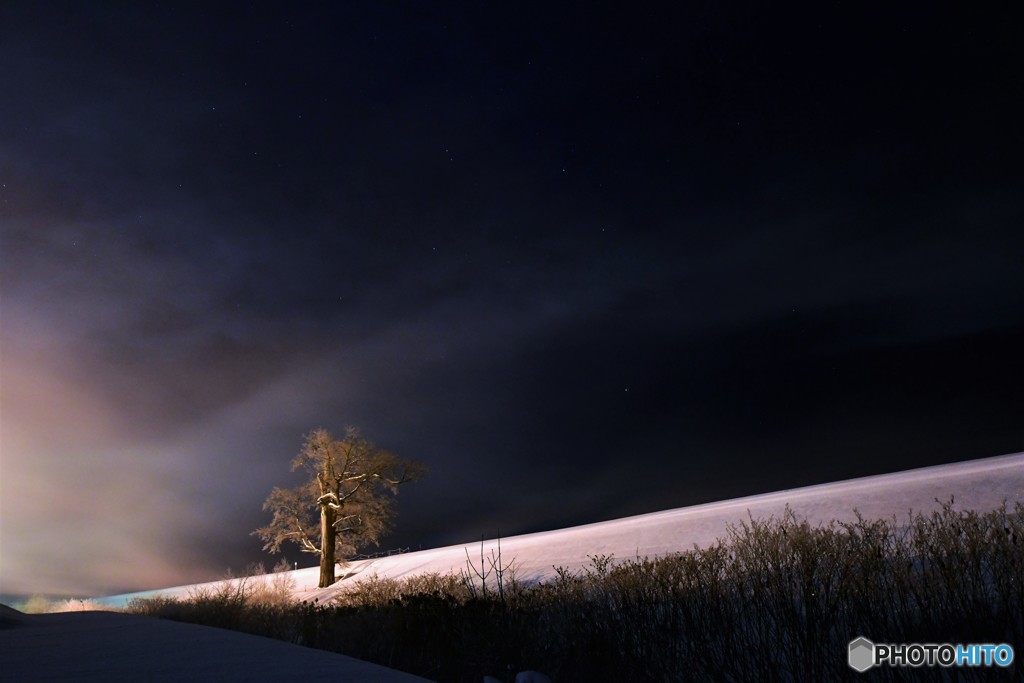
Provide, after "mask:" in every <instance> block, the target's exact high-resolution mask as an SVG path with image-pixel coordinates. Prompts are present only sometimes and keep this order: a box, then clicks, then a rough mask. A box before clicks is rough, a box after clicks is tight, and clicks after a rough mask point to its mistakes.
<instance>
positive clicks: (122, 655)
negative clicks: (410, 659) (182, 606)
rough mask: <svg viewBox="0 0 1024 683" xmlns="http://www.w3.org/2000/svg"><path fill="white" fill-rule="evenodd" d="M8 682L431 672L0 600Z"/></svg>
mask: <svg viewBox="0 0 1024 683" xmlns="http://www.w3.org/2000/svg"><path fill="white" fill-rule="evenodd" d="M0 677H2V678H3V680H5V681H12V682H13V681H40V682H42V681H77V682H91V681H96V682H100V681H103V682H104V683H105V682H107V681H150V682H157V681H166V682H167V683H178V682H179V681H195V682H201V681H209V682H210V683H224V682H227V681H321V680H331V681H360V682H364V681H365V682H366V683H415V682H416V681H424V680H426V679H423V678H420V677H418V676H413V675H411V674H407V673H402V672H400V671H395V670H393V669H387V668H385V667H382V666H377V665H376V664H370V663H368V662H363V661H360V660H358V659H353V658H351V657H346V656H344V655H339V654H335V653H332V652H324V651H322V650H313V649H310V648H306V647H300V646H298V645H290V644H288V643H284V642H281V641H277V640H271V639H269V638H261V637H258V636H250V635H245V634H242V633H235V632H233V631H225V630H223V629H219V628H209V627H207V626H196V625H194V624H182V623H178V622H173V621H165V620H162V619H152V618H147V617H139V616H135V615H131V614H117V613H113V612H65V613H62V614H39V615H23V614H21V613H19V612H15V611H14V610H10V609H8V608H4V607H2V606H0Z"/></svg>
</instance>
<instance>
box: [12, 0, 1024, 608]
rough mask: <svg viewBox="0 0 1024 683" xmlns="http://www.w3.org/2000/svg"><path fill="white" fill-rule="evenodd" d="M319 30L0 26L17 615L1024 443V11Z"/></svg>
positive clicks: (554, 10)
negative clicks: (60, 600)
mask: <svg viewBox="0 0 1024 683" xmlns="http://www.w3.org/2000/svg"><path fill="white" fill-rule="evenodd" d="M290 5H291V4H290V3H267V4H261V3H248V4H244V5H243V4H242V3H223V4H217V3H207V2H204V3H196V4H188V3H170V2H161V3H152V2H123V3H113V2H90V3H83V2H68V3H56V2H27V1H26V2H6V3H3V4H2V5H0V287H2V289H0V362H2V367H0V389H2V395H0V397H2V406H0V408H2V413H0V414H2V444H0V445H2V453H0V455H2V460H0V466H2V470H0V487H2V489H0V506H2V508H0V513H2V516H0V580H2V585H0V592H2V593H5V594H12V593H33V592H36V593H73V594H79V595H97V594H109V593H116V592H122V591H126V590H134V589H143V588H156V587H162V586H168V585H174V584H180V583H189V582H193V581H200V580H210V579H216V578H220V577H222V576H223V575H224V572H225V570H226V569H228V568H229V567H230V568H232V569H234V570H235V571H238V570H241V569H243V568H244V567H245V565H246V564H248V563H249V562H252V561H257V560H265V561H266V562H267V563H268V566H269V565H272V564H273V563H274V561H275V560H276V559H277V558H274V557H271V556H269V555H266V554H264V553H262V551H261V549H260V545H261V544H260V542H259V541H258V540H257V539H256V538H254V537H251V536H250V535H249V534H250V532H251V531H252V530H253V529H255V528H256V527H257V526H261V525H263V524H265V523H266V522H267V521H268V520H269V517H268V515H267V514H266V513H264V512H263V511H262V510H261V505H262V503H263V500H264V499H265V498H266V496H267V494H268V493H269V491H270V489H271V488H272V487H273V486H275V485H282V486H290V485H294V484H295V483H297V482H298V481H299V478H298V476H297V475H293V474H291V473H290V472H289V462H290V460H291V458H292V457H293V456H294V455H295V454H296V453H297V452H298V450H299V448H300V446H301V443H302V437H303V435H304V434H305V433H307V432H308V431H310V430H311V429H313V428H316V427H321V426H322V427H325V428H327V429H331V430H333V431H336V432H338V433H341V432H343V431H344V429H345V427H346V426H348V425H355V426H358V427H359V428H360V429H361V431H362V433H363V435H364V436H366V437H367V438H369V439H371V440H373V441H374V442H376V443H377V444H379V445H381V446H383V447H386V448H388V449H390V450H392V451H394V452H396V453H397V454H399V455H402V456H407V457H413V458H416V459H418V460H421V461H423V462H424V463H426V464H427V465H428V466H429V467H430V474H429V475H428V477H427V478H426V479H424V480H423V481H421V482H418V483H415V484H412V485H410V486H408V487H406V488H404V489H403V491H402V494H401V496H400V503H399V511H400V514H399V517H398V519H397V530H396V532H395V533H394V534H392V535H391V536H390V537H389V538H388V539H387V540H386V541H385V543H384V544H383V546H382V548H383V549H388V548H405V547H409V548H413V549H416V548H419V547H424V548H426V547H431V546H437V545H444V544H451V543H459V542H464V541H471V540H472V539H475V538H477V539H478V538H480V536H481V535H482V534H483V535H487V536H488V537H491V536H494V535H497V534H501V535H504V536H510V535H514V534H518V533H524V532H530V531H538V530H543V529H552V528H559V527H564V526H568V525H573V524H579V523H585V522H595V521H601V520H607V519H612V518H616V517H621V516H625V515H631V514H639V513H644V512H652V511H656V510H660V509H665V508H672V507H680V506H686V505H693V504H698V503H703V502H708V501H713V500H719V499H723V498H731V497H737V496H742V495H748V494H754V493H761V492H766V491H772V490H776V489H780V488H790V487H796V486H803V485H807V484H814V483H820V482H826V481H833V480H837V479H845V478H850V477H855V476H862V475H869V474H879V473H884V472H892V471H896V470H901V469H907V468H911V467H918V466H925V465H934V464H940V463H945V462H952V461H956V460H965V459H972V458H979V457H985V456H993V455H1000V454H1005V453H1012V452H1017V451H1021V450H1024V391H1022V387H1024V353H1022V351H1024V162H1022V159H1024V106H1022V105H1024V78H1022V76H1021V73H1022V66H1024V41H1022V40H1021V39H1020V30H1019V29H1020V26H1021V20H1022V18H1024V17H1022V16H1021V11H1020V9H1019V7H1020V6H1019V4H1017V3H984V4H983V5H979V6H975V5H968V4H963V3H958V4H956V5H954V4H953V3H948V4H944V3H939V4H935V3H923V2H922V3H906V4H905V3H887V4H884V5H877V4H876V5H873V6H872V7H870V8H865V7H862V6H861V3H853V2H848V3H847V2H844V3H837V2H821V1H819V2H814V3H807V4H805V5H803V6H801V5H798V4H787V6H786V7H785V8H780V7H779V6H778V3H737V2H710V1H700V2H686V3H683V2H671V3H664V4H656V3H622V4H621V5H611V4H606V3H601V2H586V3H579V4H572V5H570V4H569V3H538V4H536V5H530V4H526V5H523V4H520V3H479V2H478V3H465V4H462V3H441V4H438V3H407V4H401V3H359V4H356V3H341V2H331V3H320V4H318V3H296V5H295V6H290ZM287 555H288V559H289V560H290V561H299V562H300V566H309V565H311V564H314V563H315V561H316V560H315V558H314V557H313V556H311V555H302V554H300V553H299V552H298V551H297V550H291V551H289V552H288V554H287Z"/></svg>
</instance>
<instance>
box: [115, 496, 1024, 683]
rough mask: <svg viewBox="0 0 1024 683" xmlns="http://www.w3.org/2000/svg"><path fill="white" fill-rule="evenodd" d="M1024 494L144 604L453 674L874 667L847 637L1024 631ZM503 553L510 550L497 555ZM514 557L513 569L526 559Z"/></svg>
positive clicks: (795, 673)
mask: <svg viewBox="0 0 1024 683" xmlns="http://www.w3.org/2000/svg"><path fill="white" fill-rule="evenodd" d="M1022 537H1024V506H1022V505H1021V504H1019V503H1018V504H1017V505H1016V506H1015V507H1014V508H1013V509H1012V510H1010V509H1008V508H1007V507H1006V506H1005V505H1004V506H1003V507H1001V508H1000V509H998V510H995V511H992V512H988V513H977V512H973V511H958V510H956V509H954V507H953V501H952V500H950V502H948V503H946V504H944V505H942V507H941V509H939V510H937V511H936V512H934V513H933V514H931V515H922V514H914V515H910V516H909V517H908V520H907V521H906V523H903V524H900V523H898V522H897V520H882V521H870V520H865V519H862V518H859V517H858V519H857V520H856V521H855V522H852V523H840V522H832V523H830V524H828V525H819V526H814V525H811V524H809V523H808V522H806V521H801V520H798V519H796V517H795V516H794V515H793V514H792V513H791V512H789V511H787V513H786V514H785V515H784V516H783V517H781V518H773V519H769V520H766V521H758V520H753V519H751V520H750V521H748V522H745V523H743V524H740V525H738V526H736V527H732V528H730V529H729V531H728V533H727V535H726V537H725V538H723V539H721V540H720V541H719V542H717V543H716V544H714V545H712V546H711V547H708V548H704V549H696V548H695V549H694V550H691V551H688V552H683V553H678V554H673V555H668V556H665V557H660V558H656V559H651V558H633V559H627V560H625V561H616V560H614V558H611V557H608V556H595V557H592V558H591V564H590V566H589V567H587V568H586V569H584V570H582V571H579V572H575V573H574V572H570V571H568V570H565V569H559V570H557V572H556V577H555V578H554V579H553V580H551V581H548V582H545V583H542V584H537V585H524V584H522V583H521V582H518V581H516V580H515V577H514V572H513V573H510V572H508V571H506V572H505V574H504V575H503V576H502V577H501V579H502V586H501V590H497V588H498V587H497V586H492V588H491V589H490V590H481V586H480V585H479V579H480V578H481V577H482V575H483V574H484V573H485V572H483V571H482V570H481V571H477V572H469V571H467V572H465V573H463V574H462V575H460V576H455V575H449V576H439V575H424V576H417V577H412V578H410V579H405V580H399V581H391V580H383V579H370V580H366V581H363V582H361V583H359V584H356V585H355V586H354V587H353V588H352V590H350V591H346V592H345V593H343V594H342V595H340V596H339V598H338V600H337V602H336V603H335V604H331V605H311V604H301V605H296V604H290V605H288V604H282V603H280V602H272V603H268V602H263V603H261V602H259V601H256V600H252V599H249V598H247V597H246V596H244V595H243V596H238V595H235V594H231V592H230V591H226V592H227V593H228V594H227V595H213V596H211V595H207V596H193V597H192V598H191V599H190V600H186V601H174V600H167V599H162V598H157V599H153V600H149V601H140V602H138V603H136V604H134V605H133V609H135V610H136V611H140V612H143V613H147V614H153V615H157V616H164V617H167V618H172V619H181V620H187V621H193V622H198V623H204V624H209V625H214V626H223V627H225V628H234V629H239V630H244V631H247V632H251V633H259V634H262V635H269V636H273V637H277V638H283V639H285V640H289V641H291V642H296V643H301V644H304V645H309V646H311V647H317V648H323V649H328V650H334V651H338V652H343V653H345V654H347V655H351V656H354V657H359V658H361V659H366V660H369V661H373V662H377V663H380V664H384V665H386V666H391V667H395V668H398V669H402V670H405V671H410V672H414V673H417V674H420V675H422V676H426V677H427V678H432V679H435V680H442V681H460V680H465V681H480V680H481V679H482V676H483V675H484V674H489V675H492V676H502V675H504V676H506V678H509V677H510V673H511V672H515V671H519V670H523V669H535V670H538V671H543V672H545V673H547V674H548V675H550V676H551V677H552V679H553V680H556V681H557V680H569V681H574V680H588V681H602V680H618V679H624V680H631V681H686V680H694V681H703V680H723V681H749V680H793V681H804V680H833V681H835V680H861V679H862V678H863V674H856V673H855V672H853V670H851V669H849V668H848V667H847V664H846V652H847V644H848V643H849V641H850V640H852V639H853V638H854V637H856V636H859V635H863V636H866V637H868V638H869V639H871V640H873V641H875V642H891V643H901V642H926V643H943V642H952V643H958V642H962V643H980V642H995V643H1001V642H1005V643H1010V644H1014V645H1016V646H1017V647H1018V648H1020V647H1021V646H1022V645H1024V588H1022V585H1021V583H1022V576H1024V542H1022ZM496 561H497V563H498V564H497V565H496V566H498V567H501V566H502V565H501V564H500V558H497V559H496ZM512 566H513V565H512V563H509V565H508V567H512ZM1020 670H1021V668H1020V665H1019V664H1014V666H1013V667H1011V668H1010V669H1008V670H993V669H983V670H981V669H957V670H955V672H954V671H953V670H944V669H941V668H935V669H929V668H917V669H911V668H904V669H899V668H897V669H888V668H886V669H876V670H874V671H872V672H871V678H872V679H873V680H893V681H895V680H935V681H939V680H950V676H951V675H955V676H956V680H982V679H984V680H990V679H993V678H995V679H997V680H1000V679H1001V680H1010V679H1012V678H1013V677H1014V676H1016V675H1018V672H1019V671H1020Z"/></svg>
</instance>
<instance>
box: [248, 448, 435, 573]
mask: <svg viewBox="0 0 1024 683" xmlns="http://www.w3.org/2000/svg"><path fill="white" fill-rule="evenodd" d="M300 468H301V469H303V470H305V471H306V472H307V473H309V475H310V478H309V480H308V481H307V482H306V483H304V484H301V485H299V486H297V487H296V488H293V489H282V488H277V487H275V488H274V490H273V491H271V492H270V496H268V497H267V500H266V502H265V503H263V509H264V510H270V511H272V512H273V515H274V516H273V519H272V520H271V522H270V524H268V525H267V526H265V527H262V528H260V529H257V530H256V531H254V532H253V534H254V535H255V536H259V537H260V538H261V539H262V540H263V541H264V545H263V549H264V550H267V551H269V552H278V551H280V549H281V544H282V543H284V542H286V541H291V542H292V543H295V544H297V545H298V546H299V548H300V549H301V550H302V551H303V552H307V553H313V554H316V555H319V556H320V584H319V585H320V587H321V588H324V587H327V586H330V585H331V584H333V583H334V565H335V564H336V563H337V562H338V561H339V560H342V561H343V559H344V558H345V557H347V556H350V555H353V554H355V552H356V551H357V550H358V549H359V548H361V547H365V546H366V545H369V544H373V545H377V544H378V543H379V541H380V537H381V536H382V535H384V534H385V533H386V532H387V531H389V530H390V528H391V524H392V519H393V518H394V515H395V512H394V502H395V500H394V497H395V495H396V494H397V493H398V487H399V486H400V485H402V484H404V483H406V482H409V481H413V480H415V479H418V478H419V477H420V476H422V475H423V473H424V472H425V471H426V468H425V467H424V466H423V465H422V464H420V463H418V462H416V461H414V460H405V459H401V458H399V457H397V456H396V455H394V454H392V453H390V452H388V451H386V450H383V449H380V448H377V447H376V446H374V445H373V444H372V443H370V442H369V441H366V440H364V439H363V438H361V437H360V436H359V432H358V431H357V430H355V429H352V428H349V429H348V430H347V431H346V433H345V438H343V439H337V438H335V437H334V436H333V435H332V434H331V433H330V432H328V431H327V430H325V429H316V430H314V431H312V432H310V433H309V434H307V435H306V440H305V443H304V444H303V446H302V450H301V451H299V454H298V455H297V456H295V459H294V460H292V469H293V470H296V469H300Z"/></svg>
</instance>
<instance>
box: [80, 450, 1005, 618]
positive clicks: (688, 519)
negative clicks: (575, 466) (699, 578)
mask: <svg viewBox="0 0 1024 683" xmlns="http://www.w3.org/2000/svg"><path fill="white" fill-rule="evenodd" d="M951 496H953V497H954V498H955V507H956V508H962V509H974V510H978V511H986V510H991V509H994V508H996V507H998V506H999V505H1000V503H1002V502H1003V501H1007V502H1008V503H1009V504H1011V505H1012V504H1013V503H1015V502H1024V453H1018V454H1015V455H1005V456H999V457H994V458H985V459H981V460H970V461H966V462H959V463H952V464H948V465H938V466H935V467H925V468H920V469H915V470H908V471H905V472H897V473H894V474H884V475H878V476H873V477H863V478H859V479H850V480H847V481H840V482H835V483H830V484H820V485H817V486H808V487H804V488H798V489H790V490H786V491H777V492H774V493H766V494H760V495H755V496H748V497H745V498H737V499H733V500H726V501H721V502H718V503H708V504H705V505H695V506H692V507H685V508H678V509H674V510H666V511H663V512H655V513H651V514H646V515H638V516H635V517H626V518H623V519H616V520H612V521H608V522H599V523H596V524H587V525H583V526H577V527H571V528H568V529H559V530H556V531H546V532H541V533H535V534H525V535H522V536H513V537H509V538H503V539H501V540H500V543H501V555H502V560H503V563H504V564H508V563H509V562H510V561H512V560H514V561H515V564H516V569H517V572H516V575H517V577H518V578H519V579H521V580H525V581H542V580H545V579H550V578H552V577H553V576H554V575H555V570H554V567H565V568H567V569H570V570H574V569H578V568H580V567H584V566H586V565H588V564H589V563H590V559H589V557H590V556H595V555H613V556H614V557H615V558H618V559H626V558H632V557H636V556H641V557H643V556H651V557H653V556H657V555H664V554H666V553H671V552H674V551H680V550H688V549H690V548H692V547H693V546H694V545H697V546H705V545H709V544H711V543H713V542H714V541H715V540H716V539H718V538H722V537H723V536H725V534H726V530H727V527H728V525H730V524H738V523H739V522H742V521H745V520H747V519H748V515H749V516H753V517H754V518H756V519H763V518H766V517H770V516H773V515H774V516H779V515H781V514H782V513H783V512H784V510H785V507H786V505H789V506H790V508H792V510H793V511H794V512H795V513H796V515H797V517H798V518H807V519H808V520H810V521H811V522H812V523H817V522H828V521H829V520H832V519H839V520H851V519H853V517H854V510H855V509H856V510H858V511H859V512H860V513H861V514H863V515H864V516H865V517H867V518H871V519H879V518H891V517H893V516H894V515H895V516H896V518H897V519H898V520H902V519H906V516H907V513H908V511H909V510H911V509H912V510H914V511H915V512H917V511H920V512H926V513H927V512H930V511H932V510H934V509H936V508H937V507H938V503H937V502H936V499H938V500H940V501H948V500H949V499H950V497H951ZM497 549H498V541H497V540H489V541H486V542H484V543H483V547H482V548H481V543H480V542H479V541H468V542H466V543H464V544H459V545H453V546H448V547H444V548H435V549H432V550H422V551H419V552H411V553H405V554H401V555H393V556H390V557H384V558H379V559H370V560H360V561H356V562H352V563H351V564H350V565H349V566H347V567H346V568H344V569H343V570H341V572H340V575H341V577H342V578H341V580H339V581H338V582H337V583H336V584H335V585H334V586H331V587H329V588H323V589H318V588H316V584H317V579H318V577H319V569H318V568H317V567H311V568H307V569H299V570H296V571H292V572H288V574H290V575H291V578H293V579H294V581H295V594H296V598H298V599H305V600H312V599H318V600H319V601H320V602H324V601H325V600H327V599H329V598H330V597H331V596H332V595H334V594H335V593H337V592H338V591H342V590H345V589H346V588H347V587H349V586H351V585H352V584H353V582H355V581H358V580H359V579H360V578H361V577H366V576H373V575H377V576H380V577H386V578H403V577H409V576H413V575H416V574H423V573H429V572H437V573H448V572H455V573H458V572H459V571H461V570H463V569H465V568H466V556H467V553H468V554H469V557H470V558H473V559H474V561H475V562H476V563H477V565H478V566H479V564H480V553H481V550H483V552H484V553H485V555H486V556H487V557H491V553H492V551H494V552H495V553H496V552H497ZM221 583H223V582H220V581H217V582H211V583H209V584H199V586H208V587H216V586H218V585H220V584H221ZM194 588H196V586H177V587H174V588H166V589H161V590H156V591H146V592H144V593H132V594H126V595H116V596H110V597H107V598H101V599H99V600H97V602H100V603H101V604H106V605H111V606H120V605H123V604H125V603H126V602H127V601H128V600H130V599H131V598H132V597H136V596H151V595H157V594H159V595H166V596H175V595H179V596H184V595H187V594H188V592H189V591H190V590H193V589H194Z"/></svg>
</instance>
